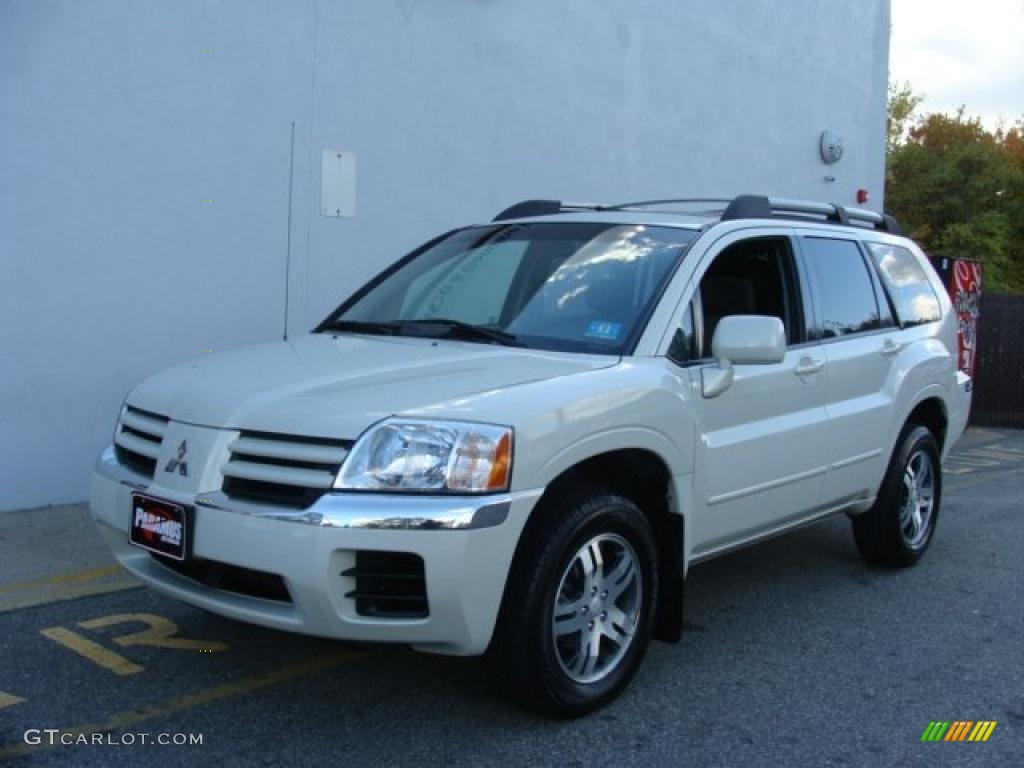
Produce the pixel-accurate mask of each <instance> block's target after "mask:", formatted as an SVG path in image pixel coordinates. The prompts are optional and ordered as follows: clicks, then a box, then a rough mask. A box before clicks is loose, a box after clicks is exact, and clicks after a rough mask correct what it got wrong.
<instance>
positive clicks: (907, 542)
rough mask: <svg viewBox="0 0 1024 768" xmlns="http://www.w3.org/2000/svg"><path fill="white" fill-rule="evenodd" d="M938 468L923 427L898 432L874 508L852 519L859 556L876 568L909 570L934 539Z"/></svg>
mask: <svg viewBox="0 0 1024 768" xmlns="http://www.w3.org/2000/svg"><path fill="white" fill-rule="evenodd" d="M941 498H942V467H941V464H940V460H939V449H938V445H937V444H936V443H935V437H934V436H933V435H932V433H931V432H930V431H929V430H928V429H927V428H926V427H923V426H920V425H917V424H909V425H907V427H905V428H904V430H903V433H902V434H901V435H900V440H899V441H898V443H897V446H896V451H895V452H894V453H893V456H892V459H890V461H889V468H888V470H887V471H886V475H885V479H884V480H883V481H882V487H881V489H880V490H879V494H878V499H877V500H876V501H875V504H874V506H873V507H872V508H871V509H869V510H868V511H867V512H865V513H864V514H862V515H858V516H856V517H854V518H853V520H852V521H853V535H854V539H855V540H856V542H857V548H858V549H859V550H860V553H861V554H862V555H863V556H864V557H865V558H866V559H868V560H870V561H871V562H874V563H878V564H880V565H891V566H906V565H913V564H914V563H916V562H917V561H918V560H919V559H921V556H922V555H923V554H924V553H925V550H927V549H928V545H929V544H930V543H931V540H932V536H933V535H934V533H935V524H936V522H937V521H938V516H939V503H940V501H941Z"/></svg>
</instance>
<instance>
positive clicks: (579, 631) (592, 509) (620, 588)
mask: <svg viewBox="0 0 1024 768" xmlns="http://www.w3.org/2000/svg"><path fill="white" fill-rule="evenodd" d="M534 515H535V517H534V518H533V520H532V521H531V524H530V526H528V528H527V530H526V531H525V532H524V534H523V539H522V541H521V542H520V546H519V549H518V551H517V554H516V557H515V560H514V562H513V565H512V569H511V571H510V573H509V581H508V584H507V586H506V588H505V596H504V599H503V600H502V606H501V612H500V614H499V616H498V622H497V626H496V628H495V634H494V638H493V640H492V641H491V646H490V648H488V650H487V653H486V655H485V657H484V662H485V664H486V666H487V667H488V670H489V672H490V673H491V675H492V677H493V678H495V680H496V681H497V683H498V684H499V685H500V687H502V688H503V689H504V690H505V692H506V693H508V694H509V695H510V696H511V697H512V698H513V699H514V700H515V701H517V702H518V703H520V704H522V705H524V706H527V707H530V708H532V709H535V710H537V711H539V712H541V713H543V714H546V715H557V716H561V717H578V716H580V715H584V714H586V713H588V712H592V711H594V710H596V709H599V708H600V707H603V706H604V705H606V704H608V703H609V702H610V701H612V700H613V699H615V698H616V697H617V696H618V695H619V694H620V693H621V692H622V691H623V689H625V688H626V686H627V685H628V684H629V682H630V681H631V680H632V679H633V676H634V675H635V674H636V671H637V669H639V667H640V664H641V662H642V661H643V657H644V654H645V653H646V651H647V646H648V644H649V642H650V638H651V632H652V628H653V619H654V606H655V605H657V593H658V577H657V573H658V563H657V547H656V545H655V542H654V536H653V533H652V531H651V527H650V525H649V523H648V521H647V518H646V517H645V516H644V514H643V512H641V511H640V509H639V508H638V507H637V506H636V505H635V504H634V503H633V502H631V501H630V500H629V499H626V498H624V497H622V496H619V495H617V494H613V493H609V492H607V491H605V490H601V489H593V488H591V489H565V490H564V491H562V492H558V491H557V490H555V491H552V492H549V494H548V495H547V496H545V497H544V499H543V500H542V501H541V506H540V507H539V508H538V509H537V510H535V512H534ZM598 555H599V557H598ZM599 559H600V560H601V563H600V564H599V565H598V566H597V567H594V565H593V564H594V563H595V562H596V561H597V560H599ZM588 566H589V567H590V570H591V573H590V574H588V573H587V572H586V571H587V568H588ZM556 606H558V607H557V613H556ZM595 650H596V651H597V652H596V653H595V652H594V651H595Z"/></svg>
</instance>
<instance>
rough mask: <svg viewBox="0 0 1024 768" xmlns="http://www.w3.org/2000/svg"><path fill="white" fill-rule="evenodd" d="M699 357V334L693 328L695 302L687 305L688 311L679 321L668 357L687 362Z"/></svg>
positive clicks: (678, 361)
mask: <svg viewBox="0 0 1024 768" xmlns="http://www.w3.org/2000/svg"><path fill="white" fill-rule="evenodd" d="M696 358H697V335H696V334H695V333H694V328H693V302H692V301H691V302H690V303H689V304H687V305H686V311H685V312H683V316H682V318H681V319H680V321H679V327H678V328H676V332H675V335H674V336H673V337H672V343H671V344H669V348H668V359H669V360H672V361H674V362H676V363H685V362H687V361H689V360H694V359H696Z"/></svg>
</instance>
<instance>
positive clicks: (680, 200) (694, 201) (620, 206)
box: [601, 197, 732, 211]
mask: <svg viewBox="0 0 1024 768" xmlns="http://www.w3.org/2000/svg"><path fill="white" fill-rule="evenodd" d="M731 201H732V198H728V197H673V198H667V199H664V200H637V201H636V202H633V203H616V204H615V205H604V206H601V210H602V211H624V210H627V209H629V208H644V207H646V206H650V205H698V204H706V203H716V204H717V207H721V208H725V207H726V206H727V205H728V204H729V203H730V202H731Z"/></svg>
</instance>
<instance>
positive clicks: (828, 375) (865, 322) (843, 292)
mask: <svg viewBox="0 0 1024 768" xmlns="http://www.w3.org/2000/svg"><path fill="white" fill-rule="evenodd" d="M798 242H799V244H800V249H801V252H802V254H803V257H804V261H805V262H806V264H807V268H808V272H809V274H810V285H811V289H812V295H813V304H814V321H813V323H812V326H811V330H810V335H811V337H812V338H815V339H818V340H820V343H821V348H822V349H823V350H824V355H825V363H826V365H825V377H824V383H825V410H826V412H827V415H828V428H827V450H826V453H825V455H826V457H827V460H828V467H829V472H828V474H827V476H826V478H825V487H824V492H823V497H822V498H823V503H825V504H829V505H833V504H839V503H843V502H846V501H852V500H854V499H857V498H862V497H866V496H868V495H870V494H871V493H873V492H874V490H875V486H877V482H878V478H880V477H881V476H882V474H883V472H884V469H885V464H886V463H887V461H888V458H889V457H888V456H887V455H885V447H884V443H885V441H886V440H887V436H888V435H889V432H890V430H891V427H892V419H893V407H894V402H893V398H894V391H895V383H894V381H893V367H894V361H895V359H896V357H897V355H898V353H899V351H900V347H901V345H900V340H899V338H898V336H899V329H898V328H896V327H895V323H894V321H893V316H892V312H891V310H890V308H889V303H888V300H887V299H886V297H885V295H884V293H883V291H882V287H881V284H880V283H879V282H878V277H877V274H876V272H875V270H874V268H873V267H872V265H871V264H870V263H869V262H868V260H867V254H866V253H865V252H864V249H863V247H862V246H861V244H860V243H859V241H858V240H857V239H856V237H854V236H852V235H851V236H850V237H843V236H842V235H829V236H818V235H813V236H812V235H806V236H801V237H800V238H798Z"/></svg>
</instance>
